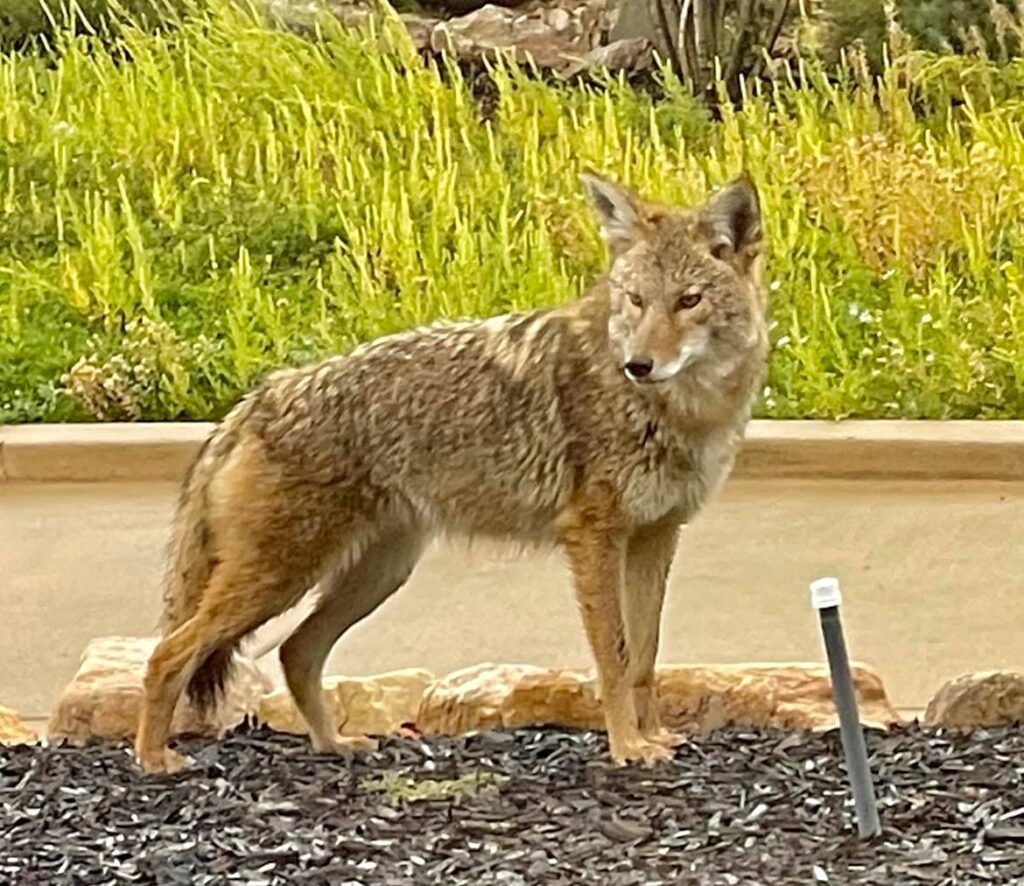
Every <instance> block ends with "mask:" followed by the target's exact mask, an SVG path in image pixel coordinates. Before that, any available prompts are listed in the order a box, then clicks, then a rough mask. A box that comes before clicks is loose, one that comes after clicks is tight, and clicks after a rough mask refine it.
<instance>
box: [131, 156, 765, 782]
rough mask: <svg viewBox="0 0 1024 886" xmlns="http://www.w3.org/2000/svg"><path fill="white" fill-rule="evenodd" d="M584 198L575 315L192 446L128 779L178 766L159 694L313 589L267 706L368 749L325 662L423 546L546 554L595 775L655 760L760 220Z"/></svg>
mask: <svg viewBox="0 0 1024 886" xmlns="http://www.w3.org/2000/svg"><path fill="white" fill-rule="evenodd" d="M584 180H585V183H586V185H587V187H588V188H589V190H590V194H591V198H592V200H593V203H594V206H595V209H596V212H597V215H598V219H599V221H600V223H601V228H602V232H603V235H604V237H605V240H606V242H607V244H608V246H609V251H610V254H611V259H612V260H611V267H610V270H609V272H608V274H607V275H606V276H605V277H604V278H603V279H602V280H600V281H599V282H598V283H597V284H596V285H595V286H594V288H593V289H592V290H591V291H590V292H589V293H588V294H587V295H586V296H584V297H583V298H581V299H580V300H579V301H577V302H574V303H572V304H569V305H566V306H564V307H560V308H556V309H554V310H548V311H535V312H533V313H529V314H525V315H518V316H506V317H497V318H492V319H489V320H483V321H478V322H471V323H461V324H441V325H437V326H433V327H430V328H427V329H421V330H416V331H413V332H409V333H405V334H402V335H396V336H391V337H388V338H384V339H380V340H378V341H376V342H373V343H371V344H368V345H366V346H364V347H362V348H359V349H358V350H356V351H355V352H353V353H352V354H350V355H348V356H345V357H338V358H334V359H330V360H327V361H325V362H323V363H319V364H317V365H314V366H309V367H306V368H303V369H297V370H288V371H283V372H278V373H276V374H274V375H272V376H270V377H269V378H268V379H267V380H266V381H265V382H264V383H263V384H262V385H261V386H260V387H259V388H258V389H256V390H255V391H254V392H253V393H251V394H250V395H249V396H248V397H246V398H245V399H244V400H243V401H242V402H241V403H240V404H239V405H238V406H237V407H236V408H235V409H234V410H233V411H232V412H231V413H230V414H229V415H228V416H227V418H225V420H224V421H223V422H222V423H221V425H220V426H219V427H218V429H217V430H216V431H215V432H214V434H213V435H212V437H211V438H210V440H209V441H208V442H207V444H206V445H205V447H204V448H203V451H202V452H201V454H200V455H199V456H198V458H197V460H196V463H195V464H194V465H193V468H192V470H191V471H190V475H189V478H188V480H187V482H186V484H185V487H184V490H183V493H182V498H181V504H180V508H179V514H178V524H177V529H176V533H175V537H174V542H173V550H172V555H171V568H170V575H169V580H168V585H167V593H166V616H165V628H166V634H165V636H164V638H163V640H162V641H161V642H160V644H159V645H158V646H157V648H156V650H155V651H154V653H153V656H152V658H151V660H150V663H149V668H148V672H147V675H146V689H145V693H146V694H145V702H144V706H143V713H142V718H141V722H140V725H139V733H138V737H137V741H136V750H137V754H138V759H139V762H140V764H141V765H142V767H143V768H144V769H146V770H148V771H165V770H168V769H173V768H175V767H176V766H177V765H179V761H177V759H176V758H175V757H174V755H173V754H172V753H171V752H170V751H169V750H167V747H166V743H167V738H168V732H169V729H170V722H171V716H172V713H173V710H174V706H175V703H176V701H177V699H178V697H179V696H180V694H181V692H182V691H183V690H184V689H185V688H186V687H189V691H190V694H192V695H193V697H196V698H197V699H198V700H200V701H204V700H205V701H208V700H209V699H210V698H211V697H212V696H213V695H214V694H215V692H216V689H217V688H218V687H219V685H220V684H221V683H222V682H223V679H224V677H225V675H226V672H227V669H228V667H229V665H230V662H231V657H232V654H233V651H234V649H235V648H236V647H237V645H238V644H239V643H240V642H241V641H242V639H243V638H245V637H246V636H247V635H248V634H250V633H251V632H252V631H254V630H256V629H257V628H259V627H260V626H261V625H262V624H264V623H265V622H267V621H268V620H270V619H272V618H273V617H275V616H276V615H278V614H279V613H281V612H283V611H284V610H285V609H287V608H289V607H290V606H292V605H293V604H294V603H295V602H296V601H297V600H299V599H300V598H301V597H302V596H303V595H304V594H305V593H306V592H307V591H308V590H309V589H310V588H311V587H313V586H314V585H317V586H318V587H319V593H320V596H319V600H318V603H317V606H316V608H315V609H314V611H313V612H312V614H310V615H309V616H308V617H307V618H306V620H305V621H304V622H303V623H302V624H301V625H300V626H299V627H298V629H297V630H296V631H295V632H294V634H293V635H292V636H291V637H290V638H289V639H288V640H287V641H286V642H285V643H284V645H283V646H282V648H281V660H282V664H283V666H284V671H285V676H286V679H287V683H288V686H289V688H290V690H291V692H292V694H293V695H294V696H295V699H296V702H297V704H298V706H299V709H300V710H301V711H302V713H303V716H304V717H305V719H306V721H307V723H308V725H309V728H310V735H311V739H312V742H313V744H314V746H315V747H316V748H318V749H321V750H338V751H349V750H352V749H355V748H360V747H368V746H370V744H369V742H368V741H364V740H353V739H341V738H340V737H339V735H338V731H337V726H336V724H334V723H331V722H329V720H328V717H327V714H326V711H325V707H324V705H323V702H322V699H321V694H320V679H321V671H322V668H323V664H324V661H325V659H326V657H327V654H328V652H329V651H330V649H331V647H332V646H333V644H334V643H335V642H336V641H337V639H338V638H339V637H340V636H341V635H342V634H343V633H344V632H345V631H346V630H347V629H348V628H349V627H351V626H352V625H353V624H355V623H356V622H357V621H359V620H360V619H362V618H364V617H366V616H367V615H369V614H370V613H371V612H373V611H374V609H376V607H377V606H379V605H380V603H381V602H383V601H384V600H385V599H387V598H388V597H389V596H390V595H391V594H392V593H394V592H395V591H396V590H397V589H398V588H399V587H401V586H402V584H403V583H404V582H405V581H406V579H407V578H408V577H409V574H410V573H411V572H412V570H413V568H414V566H415V564H416V561H417V559H418V558H419V556H420V554H421V552H422V550H423V548H424V545H425V544H426V543H427V542H428V541H429V539H430V538H431V537H432V536H433V535H435V534H437V533H441V532H443V533H453V534H457V535H470V536H472V535H488V536H496V537H501V538H507V539H513V540H518V541H521V542H526V543H555V544H559V545H560V546H561V547H562V548H563V550H564V551H565V553H566V555H567V558H568V561H569V565H570V567H571V571H572V576H573V580H574V584H575V588H576V591H577V596H578V599H579V605H580V610H581V614H582V618H583V625H584V628H585V630H586V633H587V637H588V639H589V642H590V645H591V648H592V650H593V654H594V659H595V663H596V665H597V673H598V678H599V681H600V687H601V694H602V698H603V701H604V706H605V711H606V720H607V728H608V735H609V744H610V749H611V754H612V756H613V757H614V758H615V759H616V760H617V761H619V762H626V761H630V760H639V761H645V762H653V761H655V760H658V759H662V758H664V757H666V756H668V755H669V754H670V753H671V750H670V748H671V745H672V744H673V743H674V742H675V741H676V739H675V737H674V736H672V735H669V734H667V733H665V732H664V731H663V730H662V728H661V725H660V722H659V719H658V708H657V699H656V698H655V694H654V680H653V677H654V662H655V657H656V655H657V649H658V630H659V622H660V617H661V609H662V601H663V596H664V590H665V582H666V579H667V576H668V571H669V568H670V566H671V562H672V558H673V554H674V552H675V548H676V544H677V540H678V535H679V527H680V526H681V525H682V524H684V523H685V522H687V521H688V520H690V519H691V518H692V517H693V516H694V515H695V514H696V513H697V512H698V510H699V509H700V508H701V507H702V506H703V504H704V503H705V502H706V501H707V500H708V498H709V497H710V496H711V495H712V494H713V493H714V491H715V490H716V488H717V487H718V486H719V484H720V483H721V482H722V481H723V479H724V478H725V477H726V475H727V474H728V472H729V470H730V468H731V466H732V462H733V458H734V455H735V452H736V448H737V446H738V445H739V442H740V440H741V437H742V434H743V430H744V427H745V425H746V423H747V421H748V419H749V415H750V408H751V404H752V402H753V399H754V396H755V392H756V391H757V390H758V389H759V387H760V385H761V383H762V380H763V374H764V367H765V361H766V354H767V335H766V331H765V318H764V312H765V292H764V287H763V282H762V280H761V269H760V266H761V259H760V255H761V248H762V242H761V241H762V235H761V222H760V210H759V207H758V200H757V194H756V191H755V189H754V187H753V185H752V184H751V183H750V182H749V181H748V180H746V179H740V180H737V181H736V182H734V183H732V184H731V185H729V186H727V187H725V188H723V189H722V190H721V191H719V192H717V193H716V194H715V195H713V196H712V198H711V199H710V200H709V202H708V203H707V204H706V205H705V206H703V207H701V208H700V209H697V210H691V211H687V210H683V209H677V208H668V207H662V206H656V205H653V204H649V203H646V202H644V201H642V200H641V199H640V198H639V197H637V196H636V195H635V194H633V193H631V192H630V191H628V190H626V189H624V188H622V187H619V186H617V185H614V184H611V183H610V182H607V181H605V180H603V179H600V178H597V177H596V176H585V178H584Z"/></svg>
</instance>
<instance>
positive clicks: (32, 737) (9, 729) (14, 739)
mask: <svg viewBox="0 0 1024 886" xmlns="http://www.w3.org/2000/svg"><path fill="white" fill-rule="evenodd" d="M38 740H39V737H38V736H37V735H36V734H35V732H34V731H32V730H31V729H29V727H28V724H27V723H25V721H24V720H22V719H21V717H19V716H18V715H17V714H16V713H15V712H14V711H12V710H11V709H10V708H5V707H4V706H3V705H0V745H14V744H35V743H36V742H37V741H38Z"/></svg>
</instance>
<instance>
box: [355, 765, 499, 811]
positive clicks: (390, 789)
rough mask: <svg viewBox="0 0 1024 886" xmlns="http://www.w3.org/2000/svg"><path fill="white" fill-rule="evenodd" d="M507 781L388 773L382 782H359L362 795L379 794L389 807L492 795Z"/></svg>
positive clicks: (489, 776) (493, 776)
mask: <svg viewBox="0 0 1024 886" xmlns="http://www.w3.org/2000/svg"><path fill="white" fill-rule="evenodd" d="M507 781H508V776H505V775H499V774H498V773H496V772H482V771H481V772H468V773H466V774H465V775H460V776H459V777H458V778H441V779H438V778H420V779H415V778H410V777H408V776H405V775H398V774H396V773H389V774H388V775H385V776H384V777H383V778H374V779H363V781H362V782H360V785H359V786H360V787H361V788H362V789H363V790H364V791H368V792H373V793H381V794H383V795H384V796H385V797H387V798H388V800H390V801H391V802H392V803H396V804H397V803H415V802H417V801H418V800H461V799H464V798H465V797H475V796H478V795H480V794H493V793H497V791H498V790H499V789H500V788H501V786H502V785H503V784H505V783H506V782H507Z"/></svg>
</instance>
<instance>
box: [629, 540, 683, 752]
mask: <svg viewBox="0 0 1024 886" xmlns="http://www.w3.org/2000/svg"><path fill="white" fill-rule="evenodd" d="M678 539H679V525H678V523H676V522H675V521H671V522H669V521H666V522H662V523H656V524H653V525H651V526H645V527H644V528H643V529H640V530H637V531H636V532H634V533H633V534H632V535H631V536H630V538H629V542H628V543H627V547H626V581H625V585H624V588H623V598H622V613H623V616H624V620H625V628H626V643H627V648H628V649H629V664H628V666H627V672H626V676H627V680H628V682H629V686H630V690H631V691H632V693H633V707H634V709H635V710H636V719H637V725H638V726H639V728H640V733H641V734H642V735H643V736H644V737H645V738H649V739H651V740H652V741H657V742H659V743H661V744H665V745H667V746H670V747H671V746H674V745H678V744H681V743H682V741H683V738H682V736H678V735H674V734H673V733H671V732H667V731H666V730H664V729H662V726H661V716H660V714H659V712H658V696H657V689H656V686H655V672H654V666H655V662H656V660H657V657H658V640H659V635H660V631H661V613H662V607H663V605H664V601H665V585H666V583H667V581H668V573H669V568H670V567H671V565H672V557H673V556H674V554H675V550H676V544H677V542H678Z"/></svg>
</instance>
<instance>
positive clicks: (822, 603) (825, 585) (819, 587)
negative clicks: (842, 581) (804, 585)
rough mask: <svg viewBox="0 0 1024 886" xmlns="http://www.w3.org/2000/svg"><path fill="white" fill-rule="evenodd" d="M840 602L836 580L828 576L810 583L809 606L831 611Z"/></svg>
mask: <svg viewBox="0 0 1024 886" xmlns="http://www.w3.org/2000/svg"><path fill="white" fill-rule="evenodd" d="M842 602H843V595H842V592H841V591H840V590H839V579H838V578H832V577H831V576H828V577H826V578H819V579H817V580H816V581H812V582H811V606H813V607H814V608H815V609H831V608H832V607H833V606H838V605H839V604H840V603H842Z"/></svg>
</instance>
